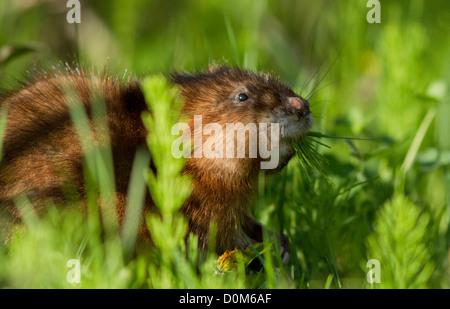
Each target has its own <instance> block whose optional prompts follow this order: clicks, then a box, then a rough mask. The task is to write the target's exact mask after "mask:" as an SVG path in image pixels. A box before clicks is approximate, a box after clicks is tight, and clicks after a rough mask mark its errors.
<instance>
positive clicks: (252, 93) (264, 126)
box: [170, 66, 312, 170]
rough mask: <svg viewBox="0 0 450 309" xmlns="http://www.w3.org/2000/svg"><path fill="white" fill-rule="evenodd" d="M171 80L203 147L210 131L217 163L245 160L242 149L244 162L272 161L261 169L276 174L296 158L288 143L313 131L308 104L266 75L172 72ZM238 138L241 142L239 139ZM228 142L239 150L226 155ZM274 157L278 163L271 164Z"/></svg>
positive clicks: (232, 71)
mask: <svg viewBox="0 0 450 309" xmlns="http://www.w3.org/2000/svg"><path fill="white" fill-rule="evenodd" d="M170 78H171V80H172V82H173V83H175V84H177V85H178V86H180V88H181V89H180V90H181V96H182V98H183V99H184V102H185V103H184V106H183V112H184V113H185V114H187V115H189V116H190V118H191V121H190V126H191V128H192V129H194V128H195V127H196V126H197V127H198V126H200V127H201V128H202V129H203V133H202V140H203V144H204V145H205V143H208V138H210V139H211V137H210V136H211V134H212V133H213V132H214V135H215V138H214V139H213V141H211V140H210V141H209V143H208V146H211V144H214V143H215V147H212V149H213V150H215V152H214V151H213V152H214V153H215V154H216V155H217V157H215V158H233V156H234V158H236V157H237V158H243V157H242V153H241V156H240V153H239V149H242V148H243V149H244V150H245V155H244V157H245V158H255V159H256V160H258V159H259V161H273V162H272V163H273V164H266V167H263V166H261V168H263V169H276V170H278V169H280V168H281V167H283V166H284V165H285V164H286V163H287V162H288V161H289V159H290V158H291V157H292V156H293V154H294V150H293V148H292V145H291V140H294V141H298V140H299V139H301V138H302V137H303V136H304V135H305V134H306V133H307V132H308V130H309V129H310V128H311V126H312V117H311V112H310V110H309V102H308V101H307V100H305V99H303V98H302V97H301V96H300V95H298V94H296V93H295V92H294V91H292V90H291V89H290V88H289V87H287V86H286V85H284V84H283V83H281V82H280V81H279V80H278V79H277V78H274V77H272V76H270V75H268V74H259V73H253V72H250V71H246V70H241V69H238V68H230V67H227V66H218V67H213V68H210V69H209V71H207V72H201V73H198V74H193V75H191V74H184V73H182V74H179V73H175V74H172V75H171V76H170ZM200 116H201V117H200ZM195 119H197V122H196V123H195V124H194V120H195ZM200 119H201V123H199V121H198V120H200ZM211 124H212V125H211ZM218 126H220V127H221V128H222V130H221V132H218V131H220V128H219V127H218ZM227 127H228V128H229V129H230V131H228V130H227ZM205 129H206V131H207V132H205ZM233 130H234V131H233ZM255 130H256V133H255ZM230 132H231V134H232V135H231V137H230V136H229V135H230V134H229V133H230ZM240 133H241V134H242V135H241V136H242V137H244V136H245V139H244V138H243V139H241V140H239V134H240ZM227 139H228V140H227ZM219 141H223V143H220V144H222V146H223V147H222V149H221V147H217V145H219ZM230 141H233V143H235V145H237V147H234V148H232V149H231V150H230V151H228V150H229V149H228V148H227V147H228V146H229V145H230V144H231V142H230ZM219 146H220V145H219ZM194 147H197V146H196V145H194ZM197 148H198V147H197ZM208 149H210V148H208ZM252 150H253V152H252ZM200 151H201V150H200ZM227 151H228V152H227ZM255 152H256V156H255ZM268 152H270V154H268ZM203 154H206V153H205V147H203ZM220 154H223V157H220ZM197 155H200V154H197ZM274 155H276V160H272V159H273V157H274ZM196 157H198V156H196Z"/></svg>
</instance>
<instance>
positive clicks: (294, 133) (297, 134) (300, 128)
mask: <svg viewBox="0 0 450 309" xmlns="http://www.w3.org/2000/svg"><path fill="white" fill-rule="evenodd" d="M312 125H313V121H312V117H311V114H307V115H305V116H302V117H301V118H300V119H298V118H297V117H296V118H295V120H294V121H293V120H290V121H288V122H287V123H282V124H281V138H282V139H286V140H287V141H288V142H291V141H294V142H298V141H300V140H301V139H302V138H303V137H304V136H305V135H306V134H307V133H308V132H309V130H310V129H311V128H312Z"/></svg>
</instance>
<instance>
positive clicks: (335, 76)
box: [0, 0, 450, 288]
mask: <svg viewBox="0 0 450 309" xmlns="http://www.w3.org/2000/svg"><path fill="white" fill-rule="evenodd" d="M24 3H25V2H23V3H22V2H21V1H14V2H9V1H4V2H1V3H0V88H8V89H10V88H14V87H15V86H14V85H15V82H14V78H12V77H16V78H18V79H23V73H24V71H25V70H26V69H28V68H30V67H31V66H32V60H35V59H38V60H39V59H44V60H43V62H45V59H46V57H47V56H48V55H46V54H47V53H49V51H50V50H51V51H52V53H55V54H56V55H57V56H58V57H59V58H62V59H65V58H66V57H67V55H68V54H72V55H73V56H76V55H79V57H80V59H82V60H83V61H84V60H85V59H95V63H94V66H96V67H99V68H102V67H103V66H104V65H105V63H109V64H107V66H109V67H111V68H114V70H120V71H121V72H126V73H124V74H125V75H127V76H129V75H130V74H133V73H136V74H139V75H140V74H142V73H144V72H145V73H155V72H156V73H157V74H156V75H152V76H156V77H154V78H153V77H152V78H149V79H146V80H145V81H144V83H143V88H144V91H145V94H146V98H147V101H148V102H149V104H150V106H149V108H150V110H152V113H155V114H157V115H158V117H156V118H152V117H150V116H149V114H146V115H144V121H145V124H146V126H147V127H148V128H149V131H150V132H153V133H154V134H150V135H149V138H148V141H147V142H148V146H149V148H150V152H151V155H152V160H154V161H153V162H154V164H155V167H156V170H157V173H156V174H153V173H151V171H149V170H148V169H146V168H145V166H148V161H149V157H148V154H147V153H146V152H145V151H143V152H139V153H138V154H137V156H136V158H135V164H134V169H133V173H132V180H131V185H130V187H129V189H128V197H129V198H130V199H129V202H128V207H129V209H130V213H129V215H127V218H126V220H125V223H124V226H123V228H122V229H119V227H118V226H117V222H115V218H112V219H111V222H110V227H111V228H110V229H108V230H109V232H108V233H107V234H108V236H107V237H104V236H105V235H103V234H102V230H101V228H100V227H101V218H102V212H101V211H100V212H99V207H101V206H102V205H104V206H105V205H106V207H107V206H108V205H112V204H113V203H107V202H106V203H105V201H108V199H111V198H112V192H114V179H113V178H112V175H113V173H112V157H111V153H110V148H109V146H108V142H107V141H106V142H105V144H102V147H92V146H93V145H92V143H88V142H87V143H85V144H84V145H82V146H83V148H84V150H85V152H86V153H87V156H86V162H85V170H86V176H85V178H86V182H87V183H88V184H89V185H90V187H92V188H93V190H92V191H91V192H88V203H87V206H88V207H87V208H88V211H87V213H85V214H82V213H81V212H80V211H79V210H78V208H79V207H78V205H77V204H76V203H74V204H73V205H70V207H68V208H67V209H61V208H59V207H56V206H49V211H48V213H47V214H46V215H44V216H43V217H42V218H35V217H33V215H32V213H31V212H30V211H29V208H30V207H28V206H29V205H28V201H27V200H26V199H19V200H18V201H17V203H18V207H19V209H20V210H21V211H23V212H24V213H27V214H30V213H31V215H30V216H31V217H30V218H29V220H28V219H26V220H25V222H24V224H19V225H17V226H15V228H14V231H13V238H12V239H11V240H10V241H9V242H8V243H6V244H3V243H2V244H0V286H1V287H44V288H52V287H62V288H72V287H73V288H80V287H81V288H90V287H93V288H101V287H107V288H112V287H125V288H140V287H150V288H158V287H159V288H161V287H162V288H166V287H172V288H208V287H210V288H219V287H223V288H228V287H235V288H236V287H237V288H246V287H247V288H259V287H270V288H272V287H275V288H277V287H294V288H308V287H309V288H316V287H317V288H341V287H343V288H346V287H355V288H372V287H374V288H383V287H394V288H399V287H410V288H417V287H439V288H442V287H444V288H449V287H450V280H449V278H450V271H449V268H448V260H449V252H450V251H449V250H448V248H449V245H448V244H449V243H450V229H449V225H450V194H449V192H450V169H449V166H450V159H449V158H450V152H449V151H450V148H449V146H450V142H449V136H450V135H449V132H450V131H449V122H448V121H447V118H448V117H447V115H448V111H449V106H450V105H449V104H450V103H449V102H450V101H449V100H448V97H449V96H448V95H449V87H448V86H447V85H449V84H450V73H449V72H450V67H449V66H448V65H447V63H449V60H450V58H449V57H450V56H449V54H448V50H449V48H450V38H449V36H448V33H449V28H448V23H446V22H445V21H446V20H449V18H450V13H449V12H450V10H449V9H448V5H449V4H448V2H447V1H445V0H439V1H438V0H436V1H433V2H426V1H420V0H413V1H389V2H382V22H381V24H368V23H367V22H366V20H365V14H366V13H367V8H366V6H365V3H362V4H360V5H355V3H354V2H352V1H342V2H341V1H339V3H333V4H330V2H328V1H315V2H308V1H304V2H303V1H289V0H288V1H282V2H280V1H244V2H243V1H237V0H230V1H224V2H214V3H213V4H211V1H206V0H202V1H196V2H195V3H189V5H174V4H172V3H169V2H167V3H165V2H164V4H162V2H160V1H148V2H146V3H145V4H144V3H140V2H139V3H138V2H137V1H133V2H132V3H130V4H128V2H126V1H123V0H113V1H106V0H101V1H95V3H86V4H83V5H84V8H83V9H84V11H83V12H84V13H83V14H84V17H83V21H82V24H81V25H79V26H78V30H77V31H78V32H75V31H73V32H71V31H72V30H74V29H72V28H70V26H68V25H67V23H66V21H65V19H64V14H60V15H61V16H59V15H55V13H54V12H59V9H57V8H55V7H53V6H54V5H56V4H54V3H53V2H52V1H49V2H45V3H40V2H30V3H28V6H27V9H26V10H25V9H24V8H25V7H24ZM55 3H56V2H55ZM155 12H158V13H155ZM149 16H150V17H149ZM92 29H97V30H98V31H93V30H92ZM100 30H101V31H100ZM100 32H101V35H100V34H98V33H100ZM75 33H77V34H75ZM97 34H98V35H97ZM106 57H110V58H109V59H108V60H106V59H105V58H106ZM216 61H217V62H221V61H228V62H229V63H231V64H238V65H240V66H243V67H245V68H251V69H261V70H264V71H268V72H272V73H274V74H275V75H277V76H279V77H280V79H281V80H283V81H284V82H286V83H288V84H289V85H291V86H292V87H293V88H294V89H296V90H299V91H301V92H302V93H301V94H302V95H304V94H305V95H306V94H308V93H309V94H310V95H312V94H314V96H313V97H312V99H311V100H310V101H311V110H312V112H313V116H314V117H315V123H316V126H315V127H314V129H313V130H314V131H315V132H316V133H315V134H316V135H314V134H310V135H309V136H308V138H307V139H305V140H304V141H303V142H304V143H303V144H298V145H296V146H298V147H296V150H297V154H298V157H299V158H300V160H299V159H295V160H292V161H291V162H290V163H289V165H288V166H287V167H286V168H285V169H284V170H283V171H282V172H281V173H280V174H278V175H274V176H272V177H269V178H265V177H263V176H261V177H260V180H261V182H260V187H259V188H258V190H257V191H258V192H257V198H256V199H255V201H254V203H253V204H254V205H252V206H253V207H252V212H253V214H254V215H255V217H256V218H257V219H259V220H260V221H262V223H264V224H265V225H267V226H268V227H269V228H270V229H272V230H274V231H276V232H282V233H285V234H286V235H287V236H288V237H289V239H290V241H291V260H290V262H289V263H288V265H286V266H285V267H279V266H277V264H279V261H277V257H276V256H264V255H260V256H259V257H258V255H256V256H257V257H256V258H264V259H265V260H264V263H266V262H267V267H266V268H265V271H264V270H263V271H260V272H248V271H247V272H245V271H244V268H243V267H242V265H240V264H239V263H238V267H237V268H235V269H234V270H232V271H230V272H223V273H218V271H217V258H218V257H217V256H215V255H214V254H213V253H212V252H209V253H206V254H205V256H204V257H202V259H200V258H199V255H198V252H197V248H196V239H195V237H193V236H191V239H190V241H189V245H188V246H187V247H186V246H185V244H184V238H183V237H184V236H183V231H184V229H185V228H186V224H187V223H186V219H185V218H183V217H182V216H180V215H179V214H178V212H177V211H178V209H179V207H180V206H181V205H182V203H183V201H184V199H185V198H186V196H187V195H188V192H189V181H188V180H186V179H182V178H180V177H179V171H180V170H181V168H182V166H183V162H182V161H179V160H175V159H174V158H173V157H172V156H170V155H169V154H170V141H171V140H172V138H173V137H172V136H171V135H170V129H169V128H170V124H171V123H172V122H173V121H174V117H176V116H177V112H176V111H177V108H178V107H179V106H178V105H177V104H178V103H177V102H176V100H175V99H174V98H173V97H172V96H171V94H172V93H173V90H172V89H171V87H170V86H169V85H167V84H166V82H165V81H164V80H163V79H162V78H160V77H159V76H160V75H159V73H160V72H161V71H169V70H172V69H178V70H199V69H201V68H205V67H207V66H208V63H210V62H216ZM87 63H90V62H89V60H88V61H87ZM100 71H101V70H100ZM16 88H17V87H16ZM72 90H73V89H72ZM72 90H71V89H66V95H67V96H68V97H69V98H72V99H73V102H72V103H74V104H73V105H71V106H72V108H71V116H72V118H73V121H74V125H75V128H76V132H77V134H78V137H79V138H80V139H81V140H85V139H84V138H87V139H86V140H85V141H89V139H90V138H91V137H89V136H90V135H92V133H93V132H94V133H95V131H96V130H99V131H101V130H102V128H104V126H105V123H104V122H103V120H102V119H103V118H102V116H103V115H104V113H105V111H104V104H102V102H101V101H102V100H101V98H100V97H99V96H97V97H96V98H97V100H98V102H97V103H98V104H95V107H96V108H97V107H98V109H94V110H93V122H94V126H93V132H90V130H86V129H87V128H89V126H88V125H86V123H87V121H88V120H87V118H86V115H85V113H84V110H83V109H82V108H79V107H80V106H79V104H77V103H79V102H78V98H77V96H76V95H73V91H72ZM94 94H95V93H94ZM5 117H6V107H5V106H2V107H1V108H0V154H1V145H2V137H3V133H4V132H3V131H4V126H5V119H6V118H5ZM317 132H320V133H317ZM337 136H343V137H348V138H360V139H336V138H333V137H337ZM328 137H331V138H328ZM106 138H107V137H106ZM82 144H83V143H82ZM322 144H325V145H326V146H328V147H325V146H324V145H322ZM146 190H149V192H150V193H151V195H152V196H153V198H154V200H155V204H156V207H157V209H158V212H159V213H160V214H162V217H160V216H158V215H155V214H153V215H150V216H148V217H147V218H145V220H146V223H147V225H148V226H149V228H150V229H151V231H152V233H153V234H154V235H155V245H154V246H153V247H151V246H150V248H149V247H147V246H144V247H143V248H139V250H138V251H137V252H134V250H133V248H134V245H135V243H136V234H137V224H136V222H138V221H139V220H140V219H141V218H140V217H139V216H138V215H137V214H139V210H140V209H141V207H142V205H143V196H144V193H145V191H146ZM99 200H101V201H103V203H99ZM27 205H28V206H27ZM249 206H250V205H249ZM27 209H28V211H27ZM100 210H101V208H100ZM107 225H108V223H107ZM186 253H187V254H186ZM186 255H187V256H188V258H186ZM252 258H255V256H252ZM70 259H79V260H80V261H81V267H82V268H81V274H82V276H81V283H80V284H78V285H77V284H69V283H68V282H67V280H66V275H67V272H68V271H69V268H67V267H66V263H67V261H68V260H70ZM368 259H378V260H379V261H380V263H381V278H382V279H381V284H376V283H375V284H373V285H370V284H369V283H368V282H367V281H366V274H367V271H368V270H369V269H368V268H367V267H366V263H367V260H368ZM199 260H202V262H199ZM264 263H263V264H264ZM239 265H240V266H239Z"/></svg>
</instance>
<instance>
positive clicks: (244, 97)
mask: <svg viewBox="0 0 450 309" xmlns="http://www.w3.org/2000/svg"><path fill="white" fill-rule="evenodd" d="M237 99H238V101H239V102H244V101H247V100H248V95H247V94H246V93H239V94H238V96H237Z"/></svg>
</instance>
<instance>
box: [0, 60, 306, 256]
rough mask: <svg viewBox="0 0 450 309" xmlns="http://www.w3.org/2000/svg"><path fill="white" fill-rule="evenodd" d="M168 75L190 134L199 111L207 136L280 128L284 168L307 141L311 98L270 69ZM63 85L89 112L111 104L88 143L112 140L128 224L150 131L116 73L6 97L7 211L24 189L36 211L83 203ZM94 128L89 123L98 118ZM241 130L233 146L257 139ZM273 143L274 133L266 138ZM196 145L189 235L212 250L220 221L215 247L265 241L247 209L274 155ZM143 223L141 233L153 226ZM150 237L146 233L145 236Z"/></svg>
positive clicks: (43, 81) (79, 161)
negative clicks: (129, 196)
mask: <svg viewBox="0 0 450 309" xmlns="http://www.w3.org/2000/svg"><path fill="white" fill-rule="evenodd" d="M167 77H168V78H169V80H170V81H171V82H172V83H173V84H175V85H176V86H178V87H179V90H180V92H179V93H180V97H181V99H182V100H183V103H184V104H183V108H182V113H183V114H184V116H187V119H188V125H189V127H190V129H191V132H196V130H195V121H194V119H195V118H196V117H201V118H202V119H203V123H202V124H201V125H200V128H197V129H200V132H202V130H203V129H204V128H205V126H207V125H208V124H211V123H215V124H217V125H219V126H222V127H223V128H224V127H225V126H226V124H228V123H242V124H243V125H247V124H255V125H257V124H261V123H263V124H268V125H269V126H272V127H276V126H279V128H280V131H279V136H277V138H276V139H277V141H278V142H279V143H277V144H274V145H271V148H272V149H271V150H272V152H273V153H274V154H276V157H277V160H276V161H275V163H276V164H275V166H274V167H272V170H271V172H276V171H279V170H280V169H281V168H282V167H283V166H284V165H286V163H287V162H288V161H289V160H290V158H291V157H292V156H293V154H294V150H293V148H292V146H291V140H298V139H300V138H302V137H303V136H304V135H305V134H306V132H307V131H308V130H309V128H310V127H311V125H312V119H311V115H310V111H309V103H308V102H307V101H306V100H304V99H303V98H302V97H301V96H299V95H297V94H296V93H295V92H293V91H292V90H291V89H290V88H289V87H287V86H286V85H284V84H283V83H281V82H280V81H279V80H278V79H276V78H274V77H272V76H270V75H268V74H258V73H253V72H249V71H245V70H240V69H238V68H229V67H226V66H219V67H213V68H211V69H210V70H208V71H206V72H201V73H198V74H194V75H191V74H187V73H183V74H178V73H174V74H170V75H168V76H167ZM61 89H75V90H76V93H77V94H78V97H79V101H80V102H81V103H82V104H83V105H84V107H85V109H86V112H87V114H88V116H89V117H90V116H91V108H92V107H93V104H97V103H96V102H98V101H97V100H96V99H94V98H93V97H99V98H101V101H104V103H105V106H106V118H107V124H108V126H109V130H97V131H96V130H94V133H95V134H94V135H93V136H94V137H93V140H92V141H87V142H88V143H89V142H90V143H96V144H98V145H100V146H101V145H103V143H105V141H110V144H111V149H112V154H113V162H114V179H115V182H116V191H117V192H116V197H117V199H116V203H117V205H116V206H117V210H118V212H117V214H118V216H119V222H121V221H122V219H123V214H124V209H125V205H126V192H127V189H128V183H129V178H130V173H131V165H132V162H133V159H134V155H135V153H136V149H137V148H138V147H139V146H141V145H144V144H145V139H146V135H147V131H146V129H145V127H144V125H143V123H142V120H141V113H142V111H144V110H146V109H147V107H146V103H145V100H144V96H143V94H142V91H141V89H140V86H139V82H138V81H136V80H132V81H128V82H119V81H118V80H117V79H116V78H111V77H107V76H104V77H95V76H93V75H91V74H87V73H85V72H83V71H80V70H71V69H68V70H67V71H64V72H58V73H55V74H40V75H38V76H37V77H36V78H34V79H33V80H32V81H31V82H30V83H28V84H26V85H25V86H24V87H23V88H22V89H21V90H19V91H18V92H16V93H13V94H11V95H9V96H6V97H4V98H3V99H1V103H0V104H1V107H2V108H5V107H6V108H7V109H8V117H7V126H6V134H5V138H4V145H3V150H4V151H3V153H4V156H3V159H2V161H1V162H0V210H1V209H3V210H4V209H7V210H9V212H10V213H12V214H13V216H15V217H19V216H20V215H19V214H18V213H17V212H16V211H15V208H14V199H15V198H16V197H18V196H20V195H21V194H27V195H28V196H29V197H30V199H31V201H32V203H33V205H34V206H35V207H36V208H40V207H42V206H43V205H45V201H46V200H47V199H51V200H53V201H55V202H57V203H64V202H65V201H66V200H67V199H68V197H79V198H81V199H82V200H83V197H84V193H85V190H86V188H85V184H84V176H83V157H84V154H83V150H82V147H81V145H80V142H79V140H78V135H77V133H76V130H75V128H74V125H73V122H72V118H71V113H70V112H69V108H68V105H67V100H66V97H65V96H64V95H63V91H62V90H61ZM69 101H70V100H69ZM89 119H91V118H89ZM90 126H91V129H92V127H93V124H92V121H91V123H90ZM247 128H248V127H247ZM238 130H240V132H237V133H238V134H237V135H239V133H241V134H243V135H241V136H245V141H243V142H242V144H241V145H236V147H246V145H249V144H250V141H249V136H250V134H248V132H246V131H245V130H246V127H245V126H242V127H240V129H238ZM259 133H260V132H259ZM195 134H196V133H194V135H195ZM233 134H234V133H233ZM194 135H191V138H192V140H198V139H199V140H200V142H201V143H203V144H204V146H205V145H206V143H207V142H210V140H209V138H211V136H209V135H204V134H201V135H199V136H197V137H195V136H194ZM220 137H223V136H222V135H216V136H214V138H213V140H214V141H215V142H216V143H222V142H223V143H225V140H220ZM270 139H273V137H270V138H266V141H267V140H270ZM232 141H233V142H235V143H238V140H237V137H235V136H234V135H233V138H232ZM194 142H195V141H194ZM258 142H259V139H258ZM198 149H199V148H198V147H197V148H195V147H194V150H193V154H194V155H193V156H191V157H190V158H188V159H187V160H186V166H185V168H184V170H183V173H185V174H188V175H189V176H191V179H192V188H193V190H192V193H191V195H190V196H189V198H188V199H187V201H186V202H185V204H184V205H183V207H182V208H181V211H182V212H183V214H184V215H185V216H186V217H187V218H188V220H189V231H188V233H190V232H192V233H194V234H196V235H198V236H199V246H200V248H206V247H207V244H208V239H209V228H210V225H211V223H213V222H214V223H216V227H217V230H216V231H217V235H218V236H217V239H216V251H217V252H218V253H223V252H224V251H225V250H233V249H235V248H236V247H237V248H240V249H245V247H246V246H247V245H248V240H251V241H252V242H260V241H262V234H263V233H262V226H261V224H260V223H259V222H258V221H256V220H255V219H254V218H253V217H252V216H251V215H250V212H249V209H248V208H249V207H248V206H249V204H250V200H251V198H252V196H253V193H254V191H255V190H254V189H255V187H256V181H257V179H258V174H259V172H260V171H261V166H262V165H261V162H263V161H267V160H268V158H267V157H261V156H260V155H259V154H258V155H257V156H256V157H251V156H249V155H248V154H246V155H245V156H244V157H236V156H235V157H232V158H225V157H213V158H211V157H209V156H206V157H205V155H208V154H210V153H208V151H209V150H208V149H207V147H204V148H203V151H200V152H199V153H195V152H196V151H198ZM200 149H201V148H200ZM269 159H270V160H272V159H273V158H269ZM152 205H153V204H152V201H151V198H150V196H149V194H148V193H147V198H146V205H145V207H144V209H145V210H148V209H151V208H152ZM2 207H3V208H2ZM143 222H144V221H142V226H143V227H144V228H143V229H141V231H142V230H146V229H145V224H143ZM144 234H146V233H142V232H141V236H142V235H144ZM146 235H147V237H148V233H147V234H146ZM143 237H145V236H143ZM279 239H280V240H281V252H282V254H283V258H284V259H286V258H287V257H288V256H289V242H288V241H287V237H286V236H284V235H282V236H281V237H280V238H279Z"/></svg>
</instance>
